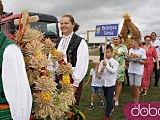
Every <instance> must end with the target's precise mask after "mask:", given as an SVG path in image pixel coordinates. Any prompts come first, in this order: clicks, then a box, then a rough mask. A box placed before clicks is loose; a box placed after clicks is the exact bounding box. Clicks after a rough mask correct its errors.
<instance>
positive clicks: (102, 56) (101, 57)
mask: <svg viewBox="0 0 160 120" xmlns="http://www.w3.org/2000/svg"><path fill="white" fill-rule="evenodd" d="M104 47H105V46H104V45H103V44H102V43H100V45H99V46H98V48H99V53H100V56H99V57H100V58H99V60H100V61H101V60H103V59H104Z"/></svg>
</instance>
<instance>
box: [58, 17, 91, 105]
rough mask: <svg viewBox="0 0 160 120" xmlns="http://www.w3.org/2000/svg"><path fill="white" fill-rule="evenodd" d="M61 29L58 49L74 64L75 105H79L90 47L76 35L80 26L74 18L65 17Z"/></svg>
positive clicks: (61, 21) (61, 22) (66, 59)
mask: <svg viewBox="0 0 160 120" xmlns="http://www.w3.org/2000/svg"><path fill="white" fill-rule="evenodd" d="M60 28H61V31H62V33H63V36H62V37H61V38H59V39H57V41H56V48H57V50H58V51H62V52H63V53H64V54H65V55H66V58H65V59H64V61H65V62H67V61H68V62H70V63H71V64H72V68H73V74H72V78H73V86H74V92H75V98H76V103H75V104H76V105H79V101H80V97H81V93H82V86H83V78H84V77H85V75H86V72H87V69H88V63H89V52H88V45H87V44H86V41H85V40H84V39H83V38H81V37H80V36H78V35H76V34H75V32H76V31H77V30H78V28H79V25H78V24H77V23H75V21H74V18H73V16H71V15H63V16H62V18H61V20H60Z"/></svg>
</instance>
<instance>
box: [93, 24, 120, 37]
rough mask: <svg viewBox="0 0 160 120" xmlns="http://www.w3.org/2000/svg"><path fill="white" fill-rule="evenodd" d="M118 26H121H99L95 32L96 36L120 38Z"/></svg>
mask: <svg viewBox="0 0 160 120" xmlns="http://www.w3.org/2000/svg"><path fill="white" fill-rule="evenodd" d="M118 26H119V24H107V25H97V26H96V30H95V36H106V37H114V36H118Z"/></svg>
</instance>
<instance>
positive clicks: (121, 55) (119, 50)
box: [87, 32, 160, 120]
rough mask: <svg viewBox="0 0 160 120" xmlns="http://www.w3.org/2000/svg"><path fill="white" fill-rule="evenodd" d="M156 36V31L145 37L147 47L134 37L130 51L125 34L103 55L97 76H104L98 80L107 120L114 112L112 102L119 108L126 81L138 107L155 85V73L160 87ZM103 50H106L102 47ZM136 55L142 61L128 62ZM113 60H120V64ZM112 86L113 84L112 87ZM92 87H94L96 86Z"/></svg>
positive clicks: (159, 47)
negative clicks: (152, 76) (101, 89)
mask: <svg viewBox="0 0 160 120" xmlns="http://www.w3.org/2000/svg"><path fill="white" fill-rule="evenodd" d="M156 36H157V35H156V33H155V32H152V33H151V34H150V35H146V36H145V37H144V41H145V44H143V45H142V43H141V38H140V37H138V36H132V37H131V38H130V48H129V49H127V47H126V46H125V45H124V44H123V43H124V41H123V38H122V37H121V35H118V37H114V38H113V39H112V43H111V45H106V46H105V47H104V50H103V51H104V58H103V59H102V56H101V52H100V61H101V62H100V65H99V69H98V70H99V72H98V73H97V74H98V75H100V76H98V78H99V79H100V78H101V85H102V88H103V92H104V98H105V99H106V114H105V117H104V120H108V119H109V116H110V113H112V112H113V110H114V108H113V103H112V100H114V101H115V103H114V106H115V107H118V106H119V104H120V99H119V96H120V94H121V91H122V87H123V85H122V83H123V82H124V79H125V78H126V79H127V85H128V86H130V88H131V92H132V95H133V106H134V107H137V106H138V104H139V98H140V95H147V91H148V90H149V88H150V85H151V75H152V73H153V71H154V72H155V83H154V86H155V87H158V81H159V61H160V41H159V40H156ZM100 46H102V44H100ZM109 47H111V48H110V52H111V53H112V54H111V56H110V57H108V54H109V52H108V48H109ZM112 49H113V50H112ZM99 51H102V50H100V47H99ZM133 55H138V59H126V58H130V57H131V56H132V57H131V58H134V57H133ZM112 60H116V61H117V64H116V63H115V62H114V61H112ZM108 61H110V62H108ZM111 61H112V62H111ZM112 64H113V65H112ZM94 69H95V68H94ZM110 74H112V77H110ZM90 76H91V74H90ZM95 77H96V76H94V79H96V78H95ZM92 80H93V79H92ZM106 83H107V84H106ZM111 83H113V84H112V85H111ZM87 84H88V82H87ZM95 86H96V85H95ZM92 87H94V86H93V85H92ZM112 87H113V89H112ZM94 93H95V92H94ZM92 104H93V103H92Z"/></svg>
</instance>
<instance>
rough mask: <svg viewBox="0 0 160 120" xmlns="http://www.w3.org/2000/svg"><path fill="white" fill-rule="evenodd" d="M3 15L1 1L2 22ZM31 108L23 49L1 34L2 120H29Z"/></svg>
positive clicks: (0, 100)
mask: <svg viewBox="0 0 160 120" xmlns="http://www.w3.org/2000/svg"><path fill="white" fill-rule="evenodd" d="M2 14H3V5H2V1H1V0H0V20H1V18H2ZM31 108H32V94H31V90H30V86H29V82H28V78H27V74H26V69H25V63H24V59H23V54H22V52H21V49H20V47H19V46H18V45H17V44H16V43H14V41H13V40H11V39H9V38H7V37H6V36H5V35H4V34H3V33H2V32H0V120H29V118H30V113H31Z"/></svg>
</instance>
